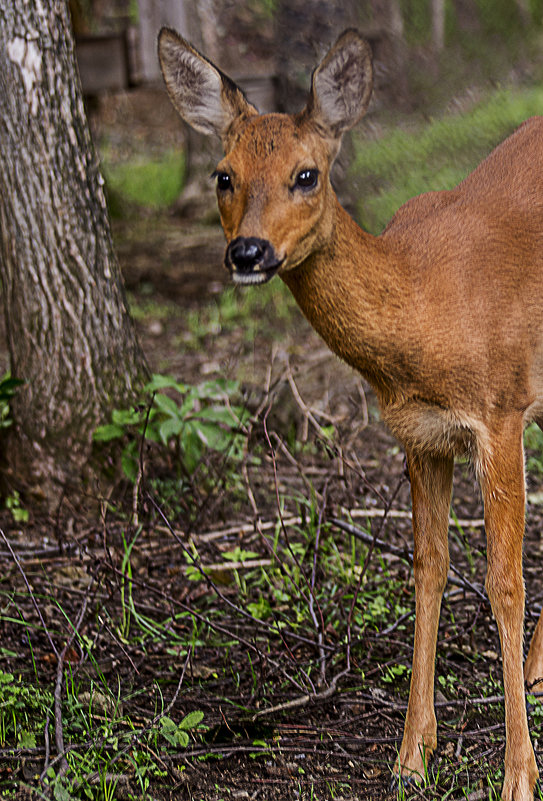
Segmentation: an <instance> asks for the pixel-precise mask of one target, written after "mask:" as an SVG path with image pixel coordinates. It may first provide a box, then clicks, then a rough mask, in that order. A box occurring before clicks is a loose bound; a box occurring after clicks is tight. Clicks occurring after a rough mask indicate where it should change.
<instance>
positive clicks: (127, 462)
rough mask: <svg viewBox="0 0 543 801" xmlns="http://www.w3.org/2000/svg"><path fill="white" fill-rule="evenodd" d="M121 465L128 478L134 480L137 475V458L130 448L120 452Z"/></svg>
mask: <svg viewBox="0 0 543 801" xmlns="http://www.w3.org/2000/svg"><path fill="white" fill-rule="evenodd" d="M121 465H122V468H123V472H124V474H125V476H126V477H127V478H128V480H129V481H132V482H134V481H135V480H136V478H137V476H138V459H137V457H136V456H135V454H134V453H133V452H132V450H131V449H130V448H125V449H124V451H123V452H122V455H121Z"/></svg>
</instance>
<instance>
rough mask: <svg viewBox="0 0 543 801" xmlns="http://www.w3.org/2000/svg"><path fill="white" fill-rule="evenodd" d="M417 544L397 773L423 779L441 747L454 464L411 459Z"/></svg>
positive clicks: (416, 457) (445, 458)
mask: <svg viewBox="0 0 543 801" xmlns="http://www.w3.org/2000/svg"><path fill="white" fill-rule="evenodd" d="M408 465H409V476H410V479H411V499H412V506H413V534H414V542H415V552H414V570H415V595H416V619H415V647H414V652H413V671H412V674H411V689H410V692H409V704H408V707H407V715H406V719H405V728H404V735H403V740H402V745H401V748H400V754H399V757H398V760H397V762H396V765H395V768H394V769H395V771H396V773H400V774H401V775H402V776H404V777H405V776H413V777H415V778H417V777H419V776H423V775H424V766H425V764H427V761H428V759H429V758H430V756H431V754H432V751H433V750H434V748H435V747H436V744H437V724H436V716H435V712H434V669H435V651H436V639H437V629H438V624H439V612H440V609H441V598H442V596H443V590H444V589H445V584H446V582H447V573H448V569H449V549H448V542H447V535H448V526H449V507H450V502H451V488H452V473H453V459H452V457H451V458H447V457H443V458H441V457H439V458H438V457H428V456H425V457H419V456H414V455H412V454H408Z"/></svg>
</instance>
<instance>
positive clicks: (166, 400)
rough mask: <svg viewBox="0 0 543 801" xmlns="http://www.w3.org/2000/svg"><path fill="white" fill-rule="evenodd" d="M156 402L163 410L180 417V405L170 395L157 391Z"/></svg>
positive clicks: (158, 407) (157, 406) (156, 405)
mask: <svg viewBox="0 0 543 801" xmlns="http://www.w3.org/2000/svg"><path fill="white" fill-rule="evenodd" d="M154 404H155V407H156V408H157V409H160V411H161V412H165V413H166V414H169V415H171V416H172V417H177V418H179V416H180V415H179V406H178V404H177V403H176V402H175V401H174V400H173V399H172V398H170V397H169V396H168V395H163V394H162V393H161V392H159V393H157V394H156V395H155V398H154Z"/></svg>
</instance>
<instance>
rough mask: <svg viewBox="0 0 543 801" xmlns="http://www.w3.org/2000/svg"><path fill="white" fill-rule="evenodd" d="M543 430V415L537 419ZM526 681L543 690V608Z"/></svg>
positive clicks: (529, 658)
mask: <svg viewBox="0 0 543 801" xmlns="http://www.w3.org/2000/svg"><path fill="white" fill-rule="evenodd" d="M535 422H536V423H537V425H538V426H539V428H540V429H541V430H542V431H543V417H538V418H537V419H536V421H535ZM524 681H525V682H526V684H527V686H528V687H529V688H530V689H531V688H533V690H534V692H542V691H543V610H542V611H541V614H540V616H539V620H538V621H537V626H536V627H535V631H534V633H533V635H532V640H531V642H530V650H529V651H528V656H527V657H526V662H525V663H524Z"/></svg>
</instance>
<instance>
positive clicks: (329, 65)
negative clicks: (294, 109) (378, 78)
mask: <svg viewBox="0 0 543 801" xmlns="http://www.w3.org/2000/svg"><path fill="white" fill-rule="evenodd" d="M372 88H373V67H372V58H371V48H370V46H369V44H368V43H367V42H366V40H365V39H363V38H362V37H361V36H360V34H359V33H358V32H357V31H355V30H347V31H345V32H344V33H342V34H341V36H340V37H339V39H338V40H337V42H336V43H335V45H333V47H332V48H331V49H330V50H329V51H328V53H327V54H326V56H325V57H324V59H323V60H322V61H321V63H320V64H319V66H318V67H317V68H316V70H315V72H314V73H313V78H312V82H311V93H310V95H309V100H308V103H307V107H306V109H305V111H304V112H303V113H304V116H307V117H309V118H311V120H312V121H314V122H315V123H316V124H317V125H318V126H319V127H320V128H322V129H323V131H324V133H325V135H326V136H327V138H331V139H334V140H339V139H340V138H341V135H342V134H343V133H344V132H345V131H348V130H349V128H352V127H353V125H356V123H357V122H358V121H359V120H360V119H361V117H362V116H363V115H364V113H365V112H366V109H367V108H368V105H369V102H370V98H371V92H372Z"/></svg>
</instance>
